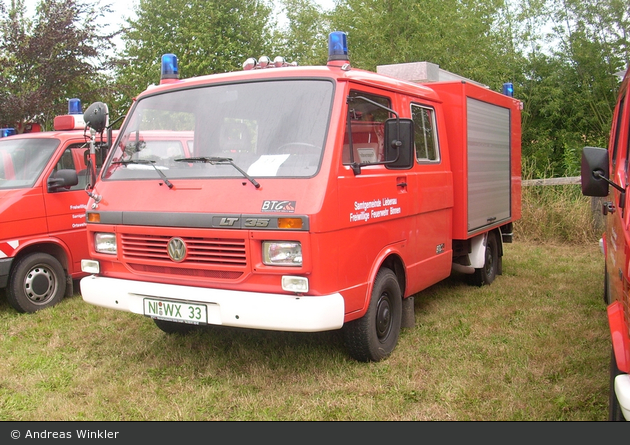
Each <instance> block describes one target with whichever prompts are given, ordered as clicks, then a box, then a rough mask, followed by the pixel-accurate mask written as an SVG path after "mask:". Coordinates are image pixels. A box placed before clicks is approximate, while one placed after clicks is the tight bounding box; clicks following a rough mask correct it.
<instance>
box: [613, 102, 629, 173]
mask: <svg viewBox="0 0 630 445" xmlns="http://www.w3.org/2000/svg"><path fill="white" fill-rule="evenodd" d="M625 102H626V96H625V95H624V96H623V97H622V98H621V99H620V101H619V108H618V109H617V123H616V125H615V128H614V132H615V139H614V142H613V146H612V149H613V152H612V171H611V172H610V175H611V176H612V175H614V171H615V167H616V166H617V156H618V155H619V150H618V147H619V132H620V131H621V130H620V129H621V118H622V116H623V108H624V104H625Z"/></svg>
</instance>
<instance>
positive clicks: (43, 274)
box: [7, 253, 66, 312]
mask: <svg viewBox="0 0 630 445" xmlns="http://www.w3.org/2000/svg"><path fill="white" fill-rule="evenodd" d="M7 290H8V292H7V300H8V301H9V304H10V305H11V306H13V308H14V309H15V310H16V311H18V312H36V311H39V310H41V309H44V308H47V307H51V306H54V305H56V304H57V303H59V302H60V301H61V300H62V299H63V296H64V293H65V290H66V274H65V272H64V270H63V267H62V266H61V264H60V263H59V261H57V259H56V258H55V257H53V256H52V255H48V254H47V253H32V254H30V255H26V256H24V257H22V258H20V259H19V260H18V261H17V262H16V264H15V266H14V268H13V271H12V272H11V276H10V277H9V286H8V288H7Z"/></svg>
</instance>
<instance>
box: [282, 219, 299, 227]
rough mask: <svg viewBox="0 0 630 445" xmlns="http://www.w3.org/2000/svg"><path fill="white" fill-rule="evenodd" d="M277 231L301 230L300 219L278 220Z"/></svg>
mask: <svg viewBox="0 0 630 445" xmlns="http://www.w3.org/2000/svg"><path fill="white" fill-rule="evenodd" d="M278 228H279V229H301V228H302V219H301V218H278Z"/></svg>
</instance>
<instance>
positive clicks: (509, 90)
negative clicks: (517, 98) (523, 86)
mask: <svg viewBox="0 0 630 445" xmlns="http://www.w3.org/2000/svg"><path fill="white" fill-rule="evenodd" d="M503 94H505V95H506V96H510V97H514V85H513V84H512V82H506V83H504V84H503Z"/></svg>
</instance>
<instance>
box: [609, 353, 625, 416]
mask: <svg viewBox="0 0 630 445" xmlns="http://www.w3.org/2000/svg"><path fill="white" fill-rule="evenodd" d="M619 374H621V371H619V368H617V359H616V358H615V350H614V348H613V349H612V352H611V353H610V385H609V394H608V420H610V421H611V422H623V421H625V420H626V419H625V417H623V413H622V412H621V406H620V405H619V400H617V396H616V395H615V377H617V376H618V375H619Z"/></svg>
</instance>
